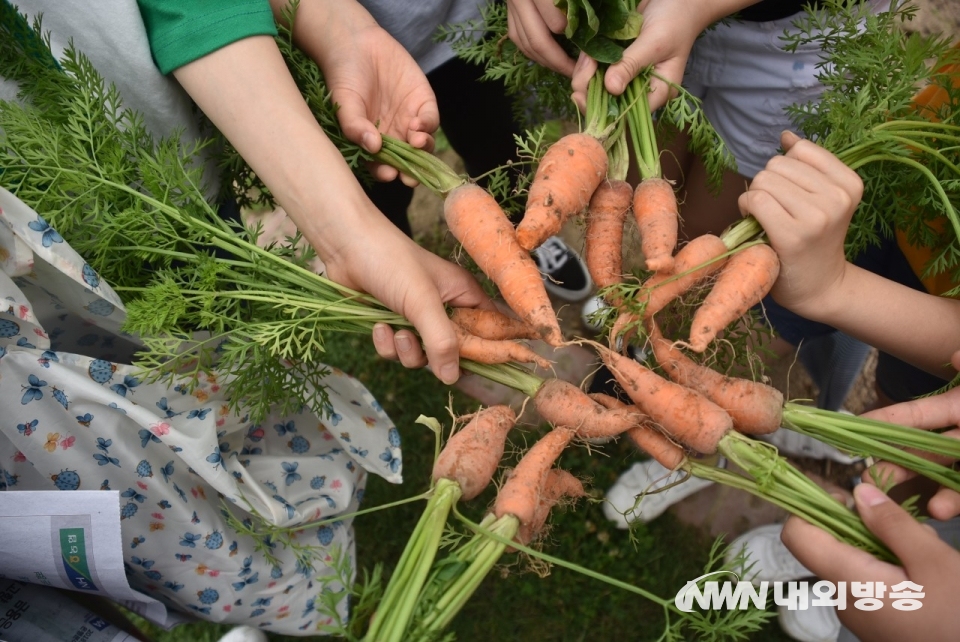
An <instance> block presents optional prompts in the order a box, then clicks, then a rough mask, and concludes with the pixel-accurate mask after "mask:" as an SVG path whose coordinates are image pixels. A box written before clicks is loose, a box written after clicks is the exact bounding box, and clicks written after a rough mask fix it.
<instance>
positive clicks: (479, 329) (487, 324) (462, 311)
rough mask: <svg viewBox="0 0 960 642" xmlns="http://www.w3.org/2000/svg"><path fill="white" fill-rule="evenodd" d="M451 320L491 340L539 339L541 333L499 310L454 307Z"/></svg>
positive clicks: (482, 337)
mask: <svg viewBox="0 0 960 642" xmlns="http://www.w3.org/2000/svg"><path fill="white" fill-rule="evenodd" d="M450 320H451V321H453V322H454V323H456V324H457V325H458V326H460V327H461V328H463V329H464V330H466V331H467V332H469V333H470V334H472V335H474V336H477V337H480V338H481V339H490V340H491V341H505V340H508V339H539V338H540V335H539V334H538V333H537V331H536V330H534V329H533V328H531V327H530V326H529V325H528V324H527V323H526V322H525V321H522V320H521V319H515V318H513V317H508V316H507V315H505V314H503V313H502V312H500V311H498V310H481V309H479V308H454V309H453V312H452V313H451V314H450Z"/></svg>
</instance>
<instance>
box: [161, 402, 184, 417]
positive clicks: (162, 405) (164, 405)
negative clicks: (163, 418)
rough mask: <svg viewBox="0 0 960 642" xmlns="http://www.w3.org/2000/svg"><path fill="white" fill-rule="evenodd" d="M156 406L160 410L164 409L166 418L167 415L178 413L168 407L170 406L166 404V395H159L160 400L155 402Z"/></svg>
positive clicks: (171, 415)
mask: <svg viewBox="0 0 960 642" xmlns="http://www.w3.org/2000/svg"><path fill="white" fill-rule="evenodd" d="M157 408H159V409H160V410H162V411H164V412H165V413H167V417H168V418H169V417H174V416H176V415H178V414H180V413H178V412H176V411H175V410H173V408H170V407H169V406H168V405H167V398H166V397H160V401H158V402H157Z"/></svg>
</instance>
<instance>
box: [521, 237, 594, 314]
mask: <svg viewBox="0 0 960 642" xmlns="http://www.w3.org/2000/svg"><path fill="white" fill-rule="evenodd" d="M533 260H534V262H535V263H536V264H537V269H539V270H540V274H542V275H543V282H544V284H545V285H546V286H547V292H549V293H550V294H552V295H553V296H555V297H557V298H559V299H563V300H564V301H579V300H581V299H583V298H584V297H586V296H587V295H589V294H590V293H591V292H592V291H593V281H592V280H591V279H590V273H589V272H587V266H586V264H584V262H583V259H581V258H580V256H579V255H578V254H577V253H576V252H574V251H573V249H572V248H571V247H570V246H569V245H567V244H566V243H564V242H563V239H561V238H560V237H559V236H551V237H550V238H548V239H547V240H546V241H544V243H543V245H541V246H540V247H538V248H537V249H535V250H534V251H533Z"/></svg>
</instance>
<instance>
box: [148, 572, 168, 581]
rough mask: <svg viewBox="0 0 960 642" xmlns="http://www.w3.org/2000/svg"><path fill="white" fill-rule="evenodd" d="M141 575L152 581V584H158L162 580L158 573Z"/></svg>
mask: <svg viewBox="0 0 960 642" xmlns="http://www.w3.org/2000/svg"><path fill="white" fill-rule="evenodd" d="M143 574H144V575H146V576H147V579H148V580H153V581H154V582H159V581H160V580H161V579H162V578H163V575H161V574H160V571H144V573H143Z"/></svg>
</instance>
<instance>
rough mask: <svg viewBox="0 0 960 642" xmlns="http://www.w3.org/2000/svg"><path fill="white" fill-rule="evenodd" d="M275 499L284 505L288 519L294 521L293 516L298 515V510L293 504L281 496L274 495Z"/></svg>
mask: <svg viewBox="0 0 960 642" xmlns="http://www.w3.org/2000/svg"><path fill="white" fill-rule="evenodd" d="M273 498H274V499H275V500H277V501H278V502H280V503H281V504H283V507H284V508H286V509H287V519H293V516H294V515H295V514H296V512H297V509H296V508H294V506H293V504H291V503H290V502H288V501H287V500H286V499H284V498H283V497H281V496H280V495H274V496H273Z"/></svg>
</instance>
